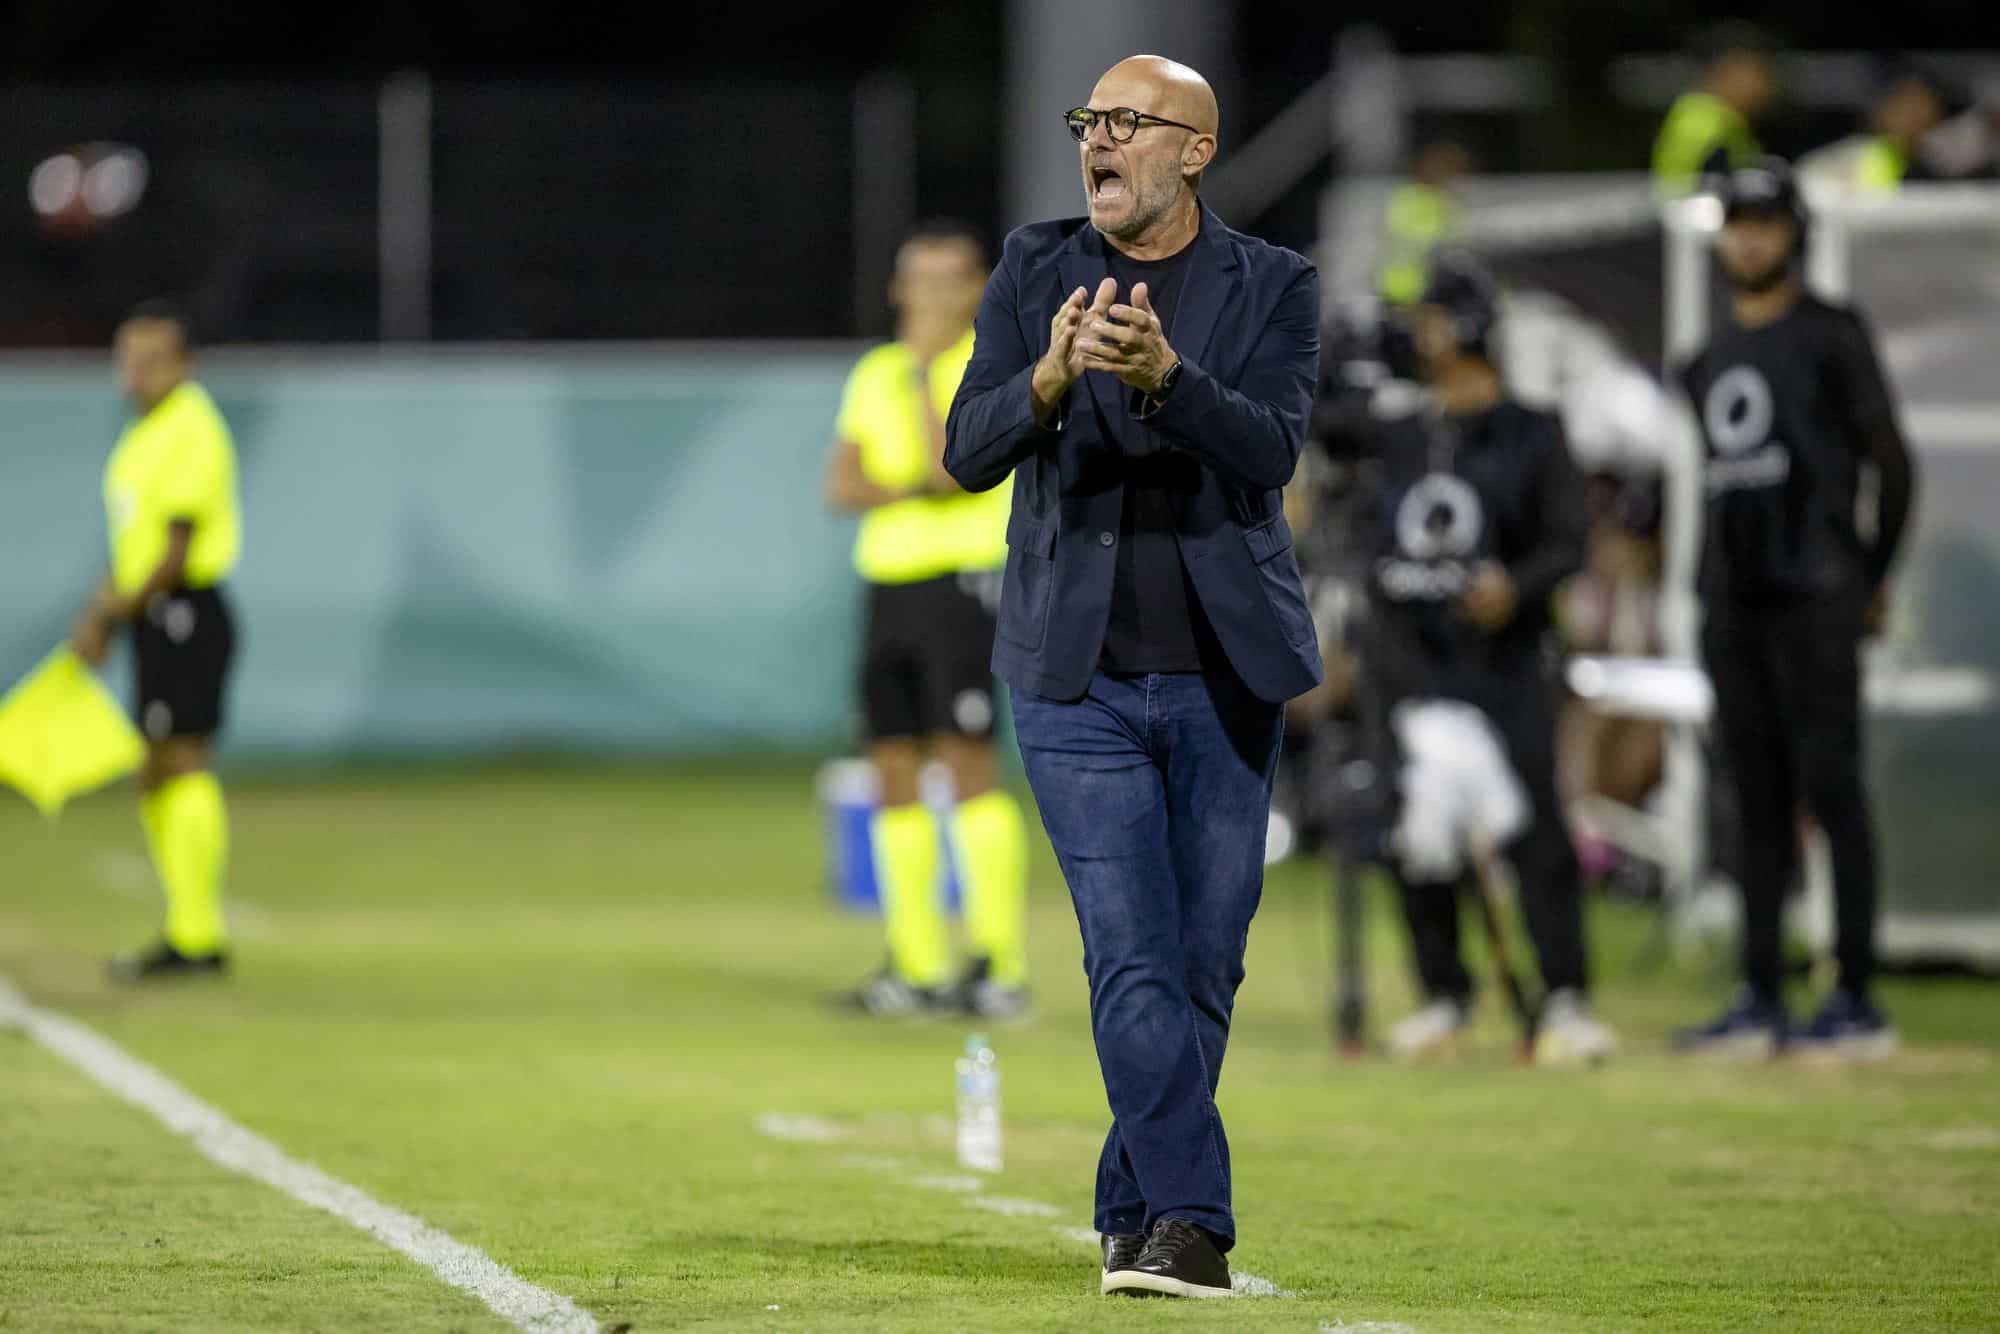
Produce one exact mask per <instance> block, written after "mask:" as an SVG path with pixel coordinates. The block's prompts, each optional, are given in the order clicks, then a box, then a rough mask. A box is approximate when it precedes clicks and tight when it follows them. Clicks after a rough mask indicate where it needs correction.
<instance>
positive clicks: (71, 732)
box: [0, 648, 146, 820]
mask: <svg viewBox="0 0 2000 1334" xmlns="http://www.w3.org/2000/svg"><path fill="white" fill-rule="evenodd" d="M145 758H146V743H145V741H144V740H143V739H142V738H141V737H140V735H139V731H138V729H137V728H135V727H133V726H132V723H131V720H130V719H128V718H126V716H125V711H124V710H123V709H121V708H119V707H118V701H116V700H115V699H113V698H112V697H111V692H110V691H108V690H106V689H105V688H104V684H103V682H101V681H99V680H98V679H97V674H96V673H95V672H93V671H91V670H90V668H89V667H87V666H85V665H84V662H83V659H81V658H79V657H77V656H76V654H74V653H72V652H71V651H70V650H69V649H67V648H61V649H57V650H56V651H55V652H54V653H51V654H50V655H49V656H48V657H47V658H44V659H43V660H42V664H41V666H39V667H37V668H35V670H34V671H32V672H30V673H29V674H28V675H27V676H25V677H23V678H22V680H21V683H20V684H19V685H17V686H15V687H14V688H13V689H12V690H10V691H8V692H7V696H6V698H4V699H0V783H6V784H8V785H9V786H11V787H13V788H15V789H16V790H18V791H19V792H20V793H21V795H22V796H24V797H26V798H27V799H28V800H29V801H32V802H34V803H35V805H36V806H38V807H40V808H41V812H42V814H43V815H45V816H47V817H48V818H50V819H51V820H53V819H54V818H55V817H56V816H57V815H59V814H61V813H62V808H63V803H64V802H66V801H68V800H69V799H70V798H71V797H76V796H81V795H82V794H84V793H86V792H89V791H91V790H92V789H93V788H99V787H102V786H104V785H105V784H106V783H109V782H111V781H112V780H113V779H116V778H123V777H124V776H125V775H126V774H129V773H132V772H133V771H135V770H136V769H138V767H139V765H140V764H141V763H142V762H143V761H144V760H145Z"/></svg>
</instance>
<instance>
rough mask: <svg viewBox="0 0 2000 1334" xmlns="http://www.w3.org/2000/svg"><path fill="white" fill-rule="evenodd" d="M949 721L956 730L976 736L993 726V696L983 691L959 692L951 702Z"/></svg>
mask: <svg viewBox="0 0 2000 1334" xmlns="http://www.w3.org/2000/svg"><path fill="white" fill-rule="evenodd" d="M951 719H952V721H953V722H955V723H957V724H958V730H959V731H961V732H968V733H973V734H977V733H980V732H984V731H986V730H987V729H988V728H990V727H992V726H993V696H992V694H991V693H989V692H988V691H984V690H961V691H959V692H958V698H956V699H954V700H953V701H952V702H951Z"/></svg>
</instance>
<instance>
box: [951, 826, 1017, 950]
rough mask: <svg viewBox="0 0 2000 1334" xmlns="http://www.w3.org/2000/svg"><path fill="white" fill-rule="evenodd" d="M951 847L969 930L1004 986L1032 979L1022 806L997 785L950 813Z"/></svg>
mask: <svg viewBox="0 0 2000 1334" xmlns="http://www.w3.org/2000/svg"><path fill="white" fill-rule="evenodd" d="M951 842H952V848H953V850H954V851H955V852H956V854H957V857H958V883H959V885H960V887H961V888H963V889H964V891H965V935H966V939H967V941H968V942H969V944H970V946H971V949H972V952H973V953H974V954H980V955H984V956H985V957H986V959H987V960H988V961H989V962H990V964H991V972H990V973H989V974H988V975H989V976H990V977H991V978H992V979H993V980H994V981H995V982H998V983H999V984H1000V985H1001V986H1005V987H1018V986H1020V985H1021V984H1022V983H1024V982H1026V981H1027V980H1028V832H1027V828H1026V826H1025V825H1024V824H1023V823H1022V821H1021V806H1020V803H1018V802H1016V801H1015V800H1014V798H1013V796H1012V795H1011V794H1009V793H1007V792H1003V791H1001V790H999V789H998V788H996V789H994V790H993V791H991V792H985V793H982V794H980V795H979V796H976V797H974V798H972V800H970V801H962V802H960V803H959V804H958V809H957V810H956V811H954V812H953V813H952V821H951Z"/></svg>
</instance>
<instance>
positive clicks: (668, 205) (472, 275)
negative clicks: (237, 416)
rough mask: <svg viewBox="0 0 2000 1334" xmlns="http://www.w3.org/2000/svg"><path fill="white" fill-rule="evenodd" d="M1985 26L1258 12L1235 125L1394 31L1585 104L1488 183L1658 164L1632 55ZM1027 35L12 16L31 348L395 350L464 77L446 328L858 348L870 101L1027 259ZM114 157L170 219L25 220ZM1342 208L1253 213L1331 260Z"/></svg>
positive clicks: (942, 204) (1300, 206) (1518, 127)
mask: <svg viewBox="0 0 2000 1334" xmlns="http://www.w3.org/2000/svg"><path fill="white" fill-rule="evenodd" d="M1978 8H1979V7H1977V6H1972V5H1968V4H1964V3H1945V2H1944V0H1913V2H1911V3H1900V4H1897V5H1894V6H1890V5H1874V6H1868V7H1852V6H1841V5H1829V4H1823V3H1822V4H1805V3H1796V4H1773V5H1765V6H1762V7H1760V8H1758V9H1757V10H1755V11H1745V10H1741V9H1732V8H1729V7H1726V6H1721V5H1710V4H1697V3H1690V2H1689V0H1668V2H1667V3H1643V4H1642V3H1630V4H1603V3H1585V2H1584V0H1513V2H1512V3H1501V4H1491V5H1483V6H1481V5H1460V4H1438V3H1429V4H1402V5H1397V6H1394V7H1393V8H1391V7H1387V6H1384V7H1382V8H1381V9H1380V10H1379V11H1378V12H1375V13H1368V12H1363V11H1358V10H1356V9H1353V8H1350V7H1345V6H1336V5H1329V4H1325V3H1306V2H1305V0H1240V2H1239V3H1235V4H1233V5H1230V9H1231V11H1232V13H1233V24H1234V46H1235V53H1236V65H1237V68H1236V70H1235V77H1234V78H1233V79H1232V80H1231V83H1232V84H1233V85H1234V86H1235V88H1236V89H1237V90H1238V91H1237V94H1236V96H1235V98H1234V101H1233V103H1232V105H1230V106H1229V107H1227V108H1226V112H1227V115H1228V118H1229V122H1230V125H1231V127H1232V137H1233V139H1234V141H1235V142H1237V143H1241V142H1243V140H1244V139H1245V138H1247V137H1248V136H1249V135H1250V134H1252V133H1254V132H1255V130H1256V129H1257V128H1258V127H1259V126H1261V125H1262V124H1263V123H1265V122H1266V121H1268V120H1269V119H1270V118H1271V117H1272V116H1273V115H1275V114H1276V113H1277V112H1278V111H1280V110H1282V109H1283V108H1284V107H1286V106H1287V105H1289V104H1290V103H1291V102H1292V100H1293V99H1295V98H1296V97H1297V96H1298V95H1299V93H1300V92H1301V91H1303V90H1304V89H1305V88H1307V87H1308V86H1310V85H1311V84H1312V83H1313V81H1314V80H1316V79H1317V78H1319V77H1320V75H1322V74H1323V73H1325V71H1326V69H1327V65H1328V59H1329V52H1330V50H1331V46H1332V42H1333V40H1334V37H1335V34H1336V32H1337V31H1338V30H1339V29H1342V28H1344V27H1346V26H1347V25H1350V24H1352V23H1355V22H1359V21H1369V22H1373V23H1376V24H1377V25H1379V26H1380V27H1381V28H1383V29H1384V30H1385V31H1386V32H1387V33H1388V34H1389V35H1390V36H1391V37H1392V38H1393V40H1394V41H1395V42H1396V44H1397V45H1398V46H1399V47H1400V48H1402V49H1404V50H1406V51H1413V52H1418V51H1437V50H1454V51H1456V50H1479V51H1494V52H1513V53H1518V54H1525V55H1532V56H1535V57H1538V58H1540V59H1542V60H1544V61H1546V62H1548V63H1549V65H1550V67H1551V68H1552V70H1553V72H1554V74H1555V77H1556V80H1557V84H1558V88H1559V90H1560V97H1559V99H1558V103H1559V105H1558V108H1557V109H1556V110H1553V111H1550V112H1547V113H1543V114H1538V115H1531V116H1525V117H1520V118H1516V120H1515V121H1514V122H1512V123H1508V124H1506V125H1504V126H1502V125H1496V124H1492V123H1485V124H1481V123H1474V122H1472V121H1466V122H1464V123H1433V124H1430V125H1426V126H1423V127H1421V128H1422V129H1423V130H1424V131H1426V132H1431V133H1435V132H1449V133H1454V134H1458V135H1461V136H1462V137H1464V138H1466V139H1468V140H1469V141H1470V142H1472V143H1473V144H1474V145H1475V146H1476V147H1477V149H1478V150H1479V152H1480V156H1481V159H1482V165H1483V166H1485V167H1487V168H1488V169H1493V170H1520V169H1524V168H1528V167H1533V168H1534V169H1536V170H1567V169H1589V168H1624V169H1631V168H1634V167H1637V166H1639V165H1641V164H1642V163H1643V161H1644V158H1645V154H1646V151H1647V147H1648V143H1649V140H1650V136H1651V132H1652V128H1653V124H1652V122H1653V119H1654V115H1653V113H1651V112H1647V111H1642V110H1639V109H1635V108H1633V107H1630V106H1626V105H1622V104H1620V103H1619V102H1618V101H1617V100H1616V99H1614V98H1613V97H1612V95H1611V94H1610V92H1609V90H1608V89H1607V87H1606V81H1605V79H1604V77H1603V67H1604V64H1605V62H1606V61H1607V60H1608V59H1610V58H1611V57H1612V56H1614V55H1617V54H1620V53H1624V52H1635V51H1637V52H1660V51H1669V50H1674V49H1678V48H1680V47H1682V46H1684V45H1685V43H1686V40H1687V39H1688V37H1689V36H1691V35H1692V34H1693V33H1695V32H1696V31H1698V30H1699V29H1701V28H1702V27H1703V26H1704V25H1706V24H1708V23H1710V22H1712V21H1714V20H1716V19H1718V18H1722V17H1728V16H1742V17H1748V18H1751V19H1754V20H1756V21H1758V22H1760V23H1762V24H1763V25H1765V26H1766V28H1767V29H1768V30H1769V31H1770V32H1771V33H1772V35H1773V36H1774V37H1775V38H1777V39H1778V40H1780V41H1781V42H1784V43H1787V44H1790V45H1794V46H1797V47H1801V48H1810V49H1846V50H1855V49H1863V50H1884V51H1887V50H1894V49H1898V48H1926V47H1946V46H1953V45H1962V44H1963V43H1964V41H1965V40H1966V38H1967V36H1968V35H1969V34H1968V33H1967V32H1966V27H1965V25H1966V21H1967V17H1968V15H1970V14H1972V13H1974V12H1976V11H1977V9H1978ZM1005 19H1006V6H1005V4H1004V3H1002V0H939V2H938V3H930V4H924V5H917V6H910V7H906V8H902V9H897V8H887V9H882V10H874V9H871V8H870V7H866V6H856V5H853V4H835V3H806V4H792V5H784V6H757V5H744V4H729V5H679V6H673V5H660V6H652V7H649V8H645V9H637V8H636V7H634V8H625V7H621V8H620V9H619V10H618V11H616V12H614V11H613V10H612V9H611V8H609V7H604V6H573V5H572V6H562V7H551V6H533V7H528V6H518V7H516V6H507V5H493V4H452V5H431V6H416V5H380V4H377V5H370V4H356V5H349V6H344V7H325V6H299V7H291V6H267V5H243V4H232V3H225V2H224V0H185V2H183V3H179V4H174V5H166V6H159V7H155V8H150V9H147V10H143V11H137V12H135V11H134V10H132V9H131V8H129V7H128V6H126V5H122V4H113V3H107V2H106V0H70V2H68V3H54V2H52V0H31V2H29V3H17V4H13V5H10V6H5V7H0V79H4V82H0V123H4V125H5V126H6V133H5V135H4V137H0V290H5V291H8V292H10V293H11V294H12V297H13V299H12V300H10V301H8V302H7V303H6V308H5V310H4V311H0V344H13V345H24V344H28V345H39V344H52V345H62V344H89V343H95V342H99V341H101V340H102V338H103V337H104V335H105V333H106V332H107V330H108V326H109V323H110V322H111V321H113V320H115V317H116V314H117V312H118V311H120V310H122V309H123V308H124V307H125V306H127V305H129V304H130V302H131V301H132V300H133V299H135V297H137V296H139V295H143V294H147V293H155V292H157V293H165V294H168V295H173V296H178V297H180V298H181V299H183V300H184V302H186V303H187V304H189V305H191V306H192V307H193V308H194V312H195V314H196V316H197V318H198V319H199V320H200V321H201V323H202V325H203V327H204V330H205V332H206V333H207V334H208V335H209V336H210V337H212V338H216V339H220V340H227V341H252V342H254V341H279V340H283V341H350V340H365V339H371V338H374V337H376V336H377V331H378V327H379V324H378V312H377V282H376V263H377V260H376V205H375V200H376V154H377V142H376V134H377V131H376V98H377V95H378V93H379V90H380V86H381V81H382V80H383V79H384V78H385V77H387V76H389V75H390V74H393V73H394V72H396V71H399V70H405V69H420V70H423V71H425V72H426V73H427V74H428V75H429V76H430V78H431V80H432V97H433V139H432V142H433V149H432V153H433V163H434V196H433V219H434V255H435V259H434V275H433V284H432V286H433V300H434V315H433V332H434V336H436V337H438V338H441V339H508V338H659V337H719V336H791V337H825V336H846V335H850V334H854V333H864V332H865V333H873V332H879V331H880V329H879V327H878V328H872V329H857V328H856V327H855V326H856V319H855V312H854V299H853V291H852V283H851V280H850V277H849V275H850V274H851V272H852V270H853V261H854V235H853V221H852V212H853V203H854V201H853V199H852V190H853V185H852V177H853V166H854V159H855V155H856V149H857V145H856V144H855V142H854V134H855V132H854V126H853V110H852V108H853V100H852V99H853V90H854V87H855V84H856V82H857V81H858V80H860V79H862V78H864V77H866V76H869V75H871V74H875V73H879V72H883V71H890V72H894V73H897V74H900V75H902V76H903V77H905V78H907V79H908V80H909V82H910V85H911V87H912V90H913V92H914V94H915V98H916V105H917V111H918V124H917V157H916V163H915V183H916V191H917V208H918V212H919V213H920V214H925V215H934V214H952V215H957V216H961V217H964V218H967V219H968V220H970V221H972V222H973V223H974V224H976V225H978V226H980V227H981V228H983V229H984V230H986V231H987V232H988V233H989V234H992V235H994V239H995V240H997V239H998V238H997V232H998V231H999V229H1000V220H1001V218H1002V217H1003V216H1004V209H1003V201H1002V199H1001V194H1000V191H1001V184H1002V171H1001V163H1002V161H1003V154H1002V151H1001V150H1002V145H1001V143H1000V135H1001V134H1002V132H1003V124H1004V117H1003V107H1004V101H1005V98H1004V86H1003V79H1004V76H1005V69H1004V65H1005V61H1006V40H1005V27H1004V25H1005ZM1995 26H2000V25H1995ZM1824 119H1825V118H1824V117H1821V118H1820V120H1821V121H1822V122H1823V121H1824ZM1827 128H1828V127H1827V126H1826V125H1825V124H1823V123H1812V122H1809V121H1808V120H1806V119H1805V118H1803V117H1800V116H1797V115H1788V114H1787V113H1785V112H1783V111H1782V110H1781V111H1780V112H1779V113H1778V114H1777V115H1776V116H1775V117H1774V118H1773V122H1772V124H1771V125H1769V126H1768V127H1766V135H1765V137H1766V141H1767V143H1769V144H1770V145H1771V146H1773V147H1774V148H1776V149H1778V150H1780V151H1797V150H1799V149H1801V148H1804V147H1807V146H1809V145H1810V143H1812V142H1816V141H1817V140H1818V139H1819V138H1823V137H1824V136H1825V133H1826V130H1827ZM1832 128H1834V129H1835V130H1838V129H1840V128H1843V127H1841V126H1838V125H1835V126H1833V127H1832ZM93 140H112V141H118V142H126V143H131V144H135V145H138V146H139V147H141V148H142V149H143V150H144V151H145V152H146V153H147V155H148V158H149V161H150V164H151V168H152V177H151V184H150V186H149V189H148V193H147V195H146V198H145V200H144V202H143V204H142V206H141V207H140V208H139V209H137V210H135V211H134V212H133V213H132V214H130V215H128V216H126V217H123V218H120V219H117V220H115V221H113V222H111V223H109V224H107V225H105V226H104V227H102V228H98V229H95V230H93V231H90V232H89V233H87V234H82V235H69V234H60V233H53V232H51V231H50V230H49V229H47V228H45V227H43V226H42V225H41V224H40V222H39V220H38V219H37V218H36V217H35V216H34V215H33V213H32V212H31V211H30V210H29V209H28V208H26V207H25V206H24V205H25V192H24V188H25V181H26V179H27V175H28V173H29V172H30V171H31V170H32V168H33V166H34V165H35V163H37V162H39V161H41V160H42V159H43V158H45V157H47V156H48V155H49V154H51V153H55V152H58V151H61V150H62V149H64V148H65V147H67V146H70V145H74V144H80V143H85V142H89V141H93ZM1324 184H1325V176H1324V173H1322V174H1321V175H1320V176H1318V177H1315V178H1313V179H1309V180H1307V181H1306V182H1304V183H1302V184H1301V185H1300V187H1299V188H1298V189H1296V190H1294V191H1293V192H1292V193H1291V194H1290V195H1288V196H1287V197H1286V198H1285V199H1283V200H1281V201H1279V202H1278V203H1277V204H1276V205H1274V206H1273V207H1271V208H1270V209H1269V210H1267V211H1266V214H1265V215H1264V216H1262V217H1258V218H1234V219H1232V221H1234V222H1236V223H1237V224H1238V225H1242V226H1248V227H1252V228H1254V229H1256V230H1258V231H1261V232H1263V233H1264V234H1266V235H1269V236H1271V237H1272V238H1273V239H1274V240H1278V241H1281V242H1284V243H1286V244H1290V245H1294V246H1300V247H1303V246H1307V245H1310V244H1311V242H1312V240H1313V231H1314V229H1315V226H1316V201H1317V197H1318V192H1319V188H1320V187H1321V186H1323V185H1324Z"/></svg>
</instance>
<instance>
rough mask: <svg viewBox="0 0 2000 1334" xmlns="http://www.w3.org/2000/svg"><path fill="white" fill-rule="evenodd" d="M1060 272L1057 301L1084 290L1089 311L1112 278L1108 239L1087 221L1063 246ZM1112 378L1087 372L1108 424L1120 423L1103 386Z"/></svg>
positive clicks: (1088, 383) (1115, 406)
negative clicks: (1107, 264) (1106, 254)
mask: <svg viewBox="0 0 2000 1334" xmlns="http://www.w3.org/2000/svg"><path fill="white" fill-rule="evenodd" d="M1056 272H1057V273H1059V274H1061V275H1062V291H1061V292H1060V293H1058V294H1057V297H1056V300H1057V302H1058V303H1061V302H1063V301H1067V300H1068V299H1069V294H1070V293H1071V292H1074V291H1075V290H1076V289H1077V288H1079V287H1081V288H1082V289H1083V301H1084V305H1085V307H1086V308H1088V307H1089V305H1090V302H1091V301H1093V300H1094V299H1095V298H1096V296H1097V285H1098V284H1099V283H1101V282H1103V281H1104V280H1105V278H1107V277H1109V276H1110V275H1109V274H1108V273H1107V272H1106V271H1105V267H1104V238H1103V237H1101V236H1099V235H1098V234H1097V229H1096V228H1095V227H1093V226H1091V225H1090V224H1089V223H1088V222H1086V223H1084V225H1083V226H1081V227H1079V228H1077V230H1076V234H1075V235H1074V236H1072V237H1071V238H1070V241H1069V244H1068V245H1066V246H1064V247H1063V250H1062V257H1061V259H1060V260H1059V261H1058V262H1057V264H1056ZM1118 299H1119V300H1120V301H1123V300H1124V299H1125V293H1123V292H1121V293H1119V294H1118ZM1054 317H1055V311H1054V310H1053V309H1051V310H1050V311H1049V318H1051V319H1053V318H1054ZM1042 336H1043V338H1044V339H1046V338H1047V337H1048V333H1047V330H1046V329H1044V330H1043V335H1042ZM1110 379H1111V377H1110V376H1108V375H1105V374H1103V373H1101V372H1098V371H1085V372H1084V373H1083V384H1084V387H1085V388H1086V389H1087V390H1088V391H1089V393H1090V399H1091V402H1093V403H1095V404H1096V405H1097V412H1098V415H1099V416H1100V417H1101V418H1103V419H1104V420H1105V421H1106V423H1107V424H1109V423H1111V422H1115V421H1117V420H1118V401H1117V399H1116V397H1115V396H1112V393H1111V391H1110V390H1107V389H1106V388H1105V387H1104V386H1103V384H1102V383H1100V382H1101V381H1105V380H1110ZM1111 383H1112V385H1113V386H1114V388H1120V389H1122V388H1123V386H1122V385H1119V384H1118V382H1117V381H1115V380H1111ZM1114 429H1115V428H1114Z"/></svg>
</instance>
